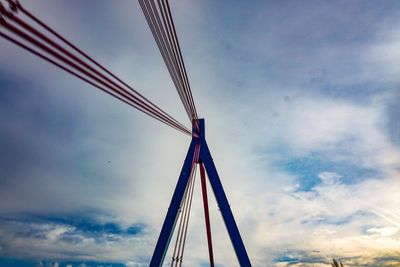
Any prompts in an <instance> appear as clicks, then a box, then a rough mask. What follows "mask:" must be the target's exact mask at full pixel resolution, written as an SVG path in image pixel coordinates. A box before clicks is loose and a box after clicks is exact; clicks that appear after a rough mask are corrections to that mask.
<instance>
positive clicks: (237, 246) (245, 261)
mask: <svg viewBox="0 0 400 267" xmlns="http://www.w3.org/2000/svg"><path fill="white" fill-rule="evenodd" d="M198 125H199V131H194V133H196V135H197V136H195V135H194V136H193V137H192V141H191V143H190V146H189V150H188V153H187V155H186V158H185V161H184V164H183V167H182V171H181V174H180V176H179V180H178V183H177V185H176V188H175V192H174V195H173V196H172V200H171V203H170V206H169V209H168V212H167V215H166V217H165V220H164V224H163V226H162V229H161V233H160V236H159V238H158V241H157V244H156V247H155V249H154V253H153V256H152V258H151V261H150V267H160V266H162V264H163V261H164V258H165V255H166V253H167V250H168V245H169V243H170V240H171V238H172V234H173V231H174V228H175V224H176V220H177V218H178V216H177V215H178V212H179V209H180V205H181V203H182V198H183V196H184V193H185V189H186V187H187V185H188V182H189V177H190V173H191V170H192V165H193V159H194V158H195V151H196V150H198V149H200V151H199V157H198V162H202V163H203V164H204V167H205V169H206V171H207V174H208V178H209V180H210V184H211V187H212V189H213V192H214V195H215V198H216V200H217V203H218V207H219V209H220V211H221V214H222V218H223V220H224V222H225V226H226V229H227V230H228V234H229V237H230V239H231V242H232V245H233V248H234V250H235V253H236V256H237V259H238V261H239V264H240V266H242V267H250V266H251V263H250V259H249V257H248V255H247V252H246V248H245V246H244V244H243V240H242V238H241V236H240V233H239V229H238V227H237V225H236V222H235V219H234V217H233V214H232V211H231V208H230V206H229V203H228V199H227V197H226V195H225V192H224V189H223V187H222V183H221V180H220V179H219V176H218V172H217V169H216V168H215V165H214V161H213V159H212V157H211V153H210V150H209V149H208V146H207V142H206V139H205V134H204V133H205V131H204V130H205V129H204V119H199V121H198ZM196 163H197V162H196Z"/></svg>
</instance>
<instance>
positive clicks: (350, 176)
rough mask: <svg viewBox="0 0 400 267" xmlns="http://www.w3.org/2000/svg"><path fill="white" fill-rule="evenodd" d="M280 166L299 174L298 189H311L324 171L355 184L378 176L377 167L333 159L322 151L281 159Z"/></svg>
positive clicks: (343, 181) (341, 180)
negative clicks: (370, 167) (366, 166)
mask: <svg viewBox="0 0 400 267" xmlns="http://www.w3.org/2000/svg"><path fill="white" fill-rule="evenodd" d="M278 164H279V166H280V167H281V168H282V169H284V170H285V171H288V172H289V173H291V174H293V175H296V176H297V183H298V184H299V187H298V189H297V190H298V191H310V190H312V189H313V188H314V187H315V186H317V185H319V184H320V183H321V179H320V178H319V177H318V175H319V174H320V173H322V172H333V173H336V174H338V175H339V176H341V178H340V182H341V183H343V184H355V183H357V182H360V181H362V180H364V179H368V178H372V177H378V176H379V172H378V171H377V170H375V169H368V168H363V167H361V166H359V165H354V164H351V163H347V162H343V161H340V162H339V161H331V160H330V159H329V158H327V157H326V156H324V155H322V154H321V153H312V154H310V155H308V156H306V157H300V158H288V159H283V160H282V161H280V162H279V163H278Z"/></svg>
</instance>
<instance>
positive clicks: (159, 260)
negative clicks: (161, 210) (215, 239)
mask: <svg viewBox="0 0 400 267" xmlns="http://www.w3.org/2000/svg"><path fill="white" fill-rule="evenodd" d="M196 143H197V142H196V141H195V140H192V142H191V143H190V146H189V150H188V152H187V154H186V158H185V162H184V163H183V167H182V171H181V174H180V176H179V180H178V183H177V185H176V187H175V192H174V195H173V196H172V199H171V204H170V205H169V209H168V212H167V215H166V216H165V220H164V224H163V226H162V229H161V233H160V236H159V238H158V241H157V244H156V247H155V249H154V253H153V256H152V258H151V261H150V267H160V266H162V264H163V262H164V258H165V254H166V253H167V249H168V246H169V242H170V240H171V237H172V234H173V232H174V228H175V224H176V219H177V218H178V216H177V215H178V211H179V208H180V205H181V202H182V198H183V195H184V193H185V189H186V186H187V184H188V181H189V177H190V172H191V170H192V164H193V157H194V152H195V147H196Z"/></svg>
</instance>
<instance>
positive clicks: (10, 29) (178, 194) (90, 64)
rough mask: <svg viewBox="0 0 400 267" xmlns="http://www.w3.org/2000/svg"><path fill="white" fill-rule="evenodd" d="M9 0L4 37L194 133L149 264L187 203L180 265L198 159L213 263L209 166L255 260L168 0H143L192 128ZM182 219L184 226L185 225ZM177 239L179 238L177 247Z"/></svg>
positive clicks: (233, 233) (235, 239) (155, 262)
mask: <svg viewBox="0 0 400 267" xmlns="http://www.w3.org/2000/svg"><path fill="white" fill-rule="evenodd" d="M5 1H6V2H8V6H7V5H5V4H3V3H2V1H1V0H0V30H1V31H0V37H2V38H3V39H5V40H7V41H9V42H11V43H13V44H15V45H16V46H18V47H20V48H22V49H24V50H25V51H28V52H30V53H31V54H34V55H36V56H38V57H39V58H41V59H42V60H44V61H47V62H48V63H50V64H52V65H54V66H56V67H58V68H60V69H61V70H63V71H65V72H67V73H69V74H71V75H73V76H75V77H77V78H79V79H81V80H82V81H84V82H86V83H87V84H90V85H91V86H93V87H95V88H97V89H100V90H101V91H103V92H105V93H107V94H109V95H111V96H113V97H114V98H116V99H118V100H119V101H122V102H124V103H125V104H128V105H130V106H131V107H133V108H135V109H138V110H139V111H141V112H143V113H144V114H146V115H148V116H150V117H152V118H154V119H156V120H158V121H160V122H162V123H164V124H165V125H168V126H170V127H171V128H173V129H175V130H178V131H180V132H182V133H184V134H186V135H189V136H192V140H191V143H190V146H189V150H188V152H187V155H186V159H185V161H184V164H183V167H182V171H181V174H180V176H179V179H178V183H177V185H176V188H175V192H174V194H173V196H172V200H171V203H170V206H169V209H168V212H167V215H166V217H165V220H164V224H163V226H162V229H161V233H160V236H159V238H158V241H157V244H156V247H155V250H154V253H153V256H152V258H151V262H150V266H151V267H160V266H161V265H162V264H163V261H164V258H165V255H166V253H167V250H168V246H169V243H170V240H171V238H172V235H173V232H174V228H175V225H176V223H177V220H178V217H179V214H180V213H181V210H182V208H184V216H183V215H182V216H180V219H181V221H180V223H179V229H178V236H180V238H179V239H178V238H177V243H176V245H175V249H174V255H175V252H176V251H178V252H177V254H176V255H177V256H176V257H174V256H173V262H172V265H173V264H174V263H175V266H181V265H182V258H183V251H184V246H185V240H186V232H187V225H188V222H189V217H190V207H191V203H192V197H193V188H194V178H195V176H193V174H194V173H195V171H194V170H195V168H196V166H197V165H199V166H200V174H201V184H202V193H203V205H204V214H205V223H206V233H207V241H208V249H209V258H210V266H211V267H213V266H214V254H213V249H212V238H211V226H210V217H209V211H208V200H207V188H206V178H205V170H206V171H207V174H208V177H209V182H210V184H211V187H212V189H213V192H214V195H215V198H216V200H217V203H218V206H219V209H220V211H221V214H222V217H223V220H224V222H225V226H226V228H227V230H228V233H229V236H230V239H231V241H232V244H233V247H234V250H235V253H236V256H237V258H238V261H239V264H240V265H241V266H243V267H249V266H251V263H250V260H249V257H248V255H247V252H246V249H245V246H244V244H243V241H242V238H241V236H240V233H239V229H238V227H237V225H236V222H235V219H234V217H233V214H232V211H231V208H230V206H229V203H228V199H227V197H226V195H225V192H224V189H223V187H222V183H221V180H220V178H219V176H218V173H217V169H216V167H215V165H214V162H213V159H212V157H211V153H210V150H209V148H208V146H207V142H206V139H205V128H204V119H199V118H198V116H197V111H196V107H195V104H194V100H193V96H192V93H191V88H190V84H189V79H188V75H187V73H186V68H185V64H184V61H183V57H182V53H181V50H180V46H179V42H178V37H177V34H176V29H175V26H174V23H173V19H172V15H171V9H170V6H169V3H168V0H157V2H155V0H138V1H139V4H140V6H141V8H142V10H143V13H144V15H145V17H146V20H147V22H148V24H149V26H150V29H151V31H152V33H153V36H154V39H155V40H156V43H157V45H158V48H159V50H160V52H161V55H162V57H163V59H164V62H165V64H166V66H167V69H168V71H169V73H170V75H171V78H172V80H173V82H174V85H175V87H176V89H177V92H178V94H179V97H180V99H181V101H182V103H183V106H184V108H185V110H186V113H187V115H188V117H189V119H190V121H191V123H192V131H190V130H189V129H188V128H186V127H185V126H184V125H183V124H181V123H180V122H179V121H177V120H176V119H174V118H173V117H172V116H170V115H169V114H168V113H166V112H165V111H164V110H162V109H161V108H160V107H158V106H157V105H156V104H154V103H153V102H151V101H150V100H148V99H147V98H145V97H144V96H143V95H141V94H140V93H139V92H138V91H137V90H135V89H134V88H133V87H132V86H130V85H128V84H127V83H125V82H124V81H123V80H121V79H120V78H119V77H118V76H116V75H115V74H114V73H112V72H111V71H110V70H108V69H107V68H106V67H104V66H103V65H101V64H100V63H98V62H97V61H96V60H94V59H93V58H92V57H90V56H89V55H88V54H87V53H85V52H83V51H82V50H81V49H79V48H78V47H77V46H76V45H74V44H73V43H72V42H70V41H68V40H67V39H66V38H65V37H63V36H62V35H61V34H59V33H58V32H56V31H55V30H53V29H52V28H51V27H50V26H48V25H47V24H46V23H44V22H43V21H41V20H40V19H39V18H37V17H36V16H35V15H34V14H32V13H31V12H30V11H29V10H27V9H26V8H25V7H23V6H22V5H21V4H20V3H19V1H18V0H5ZM204 169H205V170H204ZM182 222H183V223H182ZM182 225H183V228H182V227H181V226H182ZM177 244H179V247H178V249H177ZM176 249H177V250H176Z"/></svg>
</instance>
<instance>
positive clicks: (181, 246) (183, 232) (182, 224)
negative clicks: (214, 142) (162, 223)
mask: <svg viewBox="0 0 400 267" xmlns="http://www.w3.org/2000/svg"><path fill="white" fill-rule="evenodd" d="M199 154H200V145H196V147H195V150H194V156H193V160H192V170H191V173H190V176H189V181H188V183H187V186H186V189H185V194H184V196H183V199H182V203H181V206H180V210H179V215H178V216H180V220H179V226H178V233H177V235H176V241H175V247H174V252H173V254H172V262H171V267H178V266H179V267H180V266H182V262H183V252H184V250H185V243H186V236H187V229H188V225H189V217H190V211H191V207H192V199H193V190H194V185H195V180H196V167H197V162H198V160H199Z"/></svg>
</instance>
